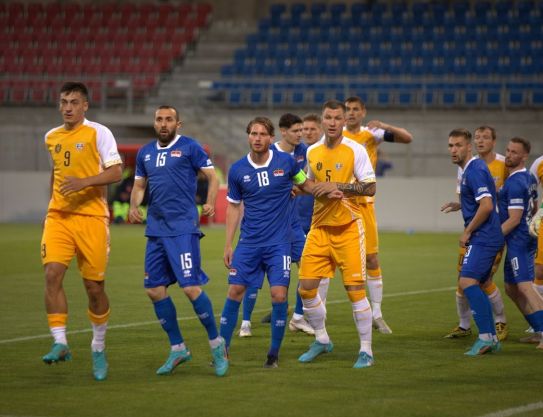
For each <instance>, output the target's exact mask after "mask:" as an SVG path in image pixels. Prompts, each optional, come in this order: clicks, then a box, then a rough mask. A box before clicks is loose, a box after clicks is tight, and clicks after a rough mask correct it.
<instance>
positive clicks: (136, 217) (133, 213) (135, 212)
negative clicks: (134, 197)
mask: <svg viewBox="0 0 543 417" xmlns="http://www.w3.org/2000/svg"><path fill="white" fill-rule="evenodd" d="M128 220H129V221H130V223H135V224H137V223H142V222H143V215H142V212H141V210H140V209H139V207H131V208H130V211H129V212H128Z"/></svg>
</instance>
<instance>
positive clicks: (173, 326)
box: [153, 297, 183, 346]
mask: <svg viewBox="0 0 543 417" xmlns="http://www.w3.org/2000/svg"><path fill="white" fill-rule="evenodd" d="M153 307H154V308H155V314H156V316H157V318H158V321H159V322H160V324H161V326H162V328H163V329H164V331H165V332H166V333H167V334H168V338H169V339H170V345H172V346H173V345H179V344H181V343H183V336H181V330H180V329H179V324H178V323H177V311H176V310H175V305H174V304H173V301H172V299H171V298H170V297H166V298H164V299H163V300H160V301H157V302H156V303H153Z"/></svg>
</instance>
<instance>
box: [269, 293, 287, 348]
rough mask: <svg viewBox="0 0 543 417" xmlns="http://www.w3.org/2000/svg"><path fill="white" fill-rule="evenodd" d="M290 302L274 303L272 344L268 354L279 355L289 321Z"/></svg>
mask: <svg viewBox="0 0 543 417" xmlns="http://www.w3.org/2000/svg"><path fill="white" fill-rule="evenodd" d="M287 315H288V302H287V301H285V302H284V303H272V313H271V323H270V324H271V346H270V350H269V352H268V355H272V356H275V357H279V348H280V347H281V342H282V341H283V337H284V336H285V325H286V323H287Z"/></svg>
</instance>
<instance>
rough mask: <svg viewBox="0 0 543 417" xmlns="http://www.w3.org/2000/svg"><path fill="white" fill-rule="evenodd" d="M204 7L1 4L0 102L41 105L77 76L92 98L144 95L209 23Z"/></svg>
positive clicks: (51, 98)
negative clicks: (87, 88) (66, 81)
mask: <svg viewBox="0 0 543 417" xmlns="http://www.w3.org/2000/svg"><path fill="white" fill-rule="evenodd" d="M210 18H211V6H210V5H209V4H205V3H201V4H181V5H173V4H170V3H137V4H129V3H113V2H111V3H105V2H104V3H96V4H95V3H84V4H81V3H77V2H64V1H63V2H50V3H45V4H42V3H19V2H16V1H10V2H2V3H0V51H1V54H0V74H2V75H1V76H0V102H1V104H2V105H23V104H24V105H28V104H35V105H43V104H47V103H51V102H54V101H56V92H57V91H58V87H59V84H60V83H62V82H64V81H65V80H66V79H70V78H72V79H78V80H82V81H84V82H86V83H87V84H88V86H89V89H90V93H91V98H92V99H93V101H97V102H100V101H101V100H102V99H103V98H105V96H106V95H108V96H109V95H115V94H119V92H118V91H117V90H118V89H122V90H123V91H124V90H126V91H128V94H130V95H132V96H133V97H146V96H147V95H148V94H149V92H150V91H151V90H152V89H153V88H154V87H155V86H156V85H157V83H158V82H159V79H160V76H161V74H164V73H168V72H169V71H171V69H172V66H173V65H174V64H175V63H176V62H179V61H181V60H182V59H183V57H184V54H185V51H186V48H187V47H188V46H190V45H191V44H192V43H193V42H195V41H196V39H197V38H198V34H199V30H200V29H201V28H204V27H206V26H207V25H208V24H209V21H210Z"/></svg>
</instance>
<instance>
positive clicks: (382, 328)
mask: <svg viewBox="0 0 543 417" xmlns="http://www.w3.org/2000/svg"><path fill="white" fill-rule="evenodd" d="M373 328H374V329H377V331H378V332H379V333H383V334H392V330H391V329H390V327H388V324H387V323H386V321H385V319H383V318H382V317H379V318H376V319H373Z"/></svg>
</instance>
